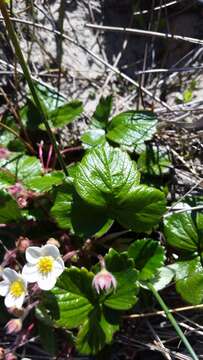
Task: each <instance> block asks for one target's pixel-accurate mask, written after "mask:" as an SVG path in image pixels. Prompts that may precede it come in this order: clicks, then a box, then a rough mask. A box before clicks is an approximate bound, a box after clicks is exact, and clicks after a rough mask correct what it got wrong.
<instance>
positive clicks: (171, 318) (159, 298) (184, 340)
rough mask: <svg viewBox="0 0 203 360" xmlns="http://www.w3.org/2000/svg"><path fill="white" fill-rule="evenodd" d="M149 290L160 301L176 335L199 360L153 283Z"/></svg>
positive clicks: (192, 355) (192, 356)
mask: <svg viewBox="0 0 203 360" xmlns="http://www.w3.org/2000/svg"><path fill="white" fill-rule="evenodd" d="M148 288H149V290H151V292H152V293H153V295H154V297H155V298H156V300H157V301H158V303H159V305H160V306H161V308H162V309H163V310H164V312H165V314H166V316H167V318H168V320H169V321H170V323H171V324H172V325H173V327H174V329H175V331H176V333H177V334H178V336H179V337H180V339H181V340H182V342H183V343H184V345H185V347H186V349H187V350H188V352H189V353H190V355H191V358H192V359H193V360H199V358H198V356H197V355H196V354H195V352H194V350H193V348H192V346H191V345H190V343H189V341H188V340H187V338H186V337H185V335H184V334H183V332H182V330H181V328H180V326H179V325H178V323H177V321H176V319H175V318H174V317H173V315H172V314H171V312H170V310H169V308H168V307H167V305H166V304H165V302H164V301H163V299H162V297H161V296H160V295H159V293H158V291H157V290H156V289H155V288H154V286H153V285H152V284H151V283H148Z"/></svg>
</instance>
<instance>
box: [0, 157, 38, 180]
mask: <svg viewBox="0 0 203 360" xmlns="http://www.w3.org/2000/svg"><path fill="white" fill-rule="evenodd" d="M0 165H1V166H2V167H4V169H7V170H9V171H10V172H11V173H12V174H13V175H15V177H16V181H17V180H18V181H25V182H26V180H28V179H30V178H33V177H35V176H38V175H40V174H41V173H42V168H41V164H40V161H39V160H38V159H37V158H36V157H34V156H27V155H19V154H15V153H14V154H13V156H12V157H11V158H10V159H9V161H8V160H2V161H1V162H0Z"/></svg>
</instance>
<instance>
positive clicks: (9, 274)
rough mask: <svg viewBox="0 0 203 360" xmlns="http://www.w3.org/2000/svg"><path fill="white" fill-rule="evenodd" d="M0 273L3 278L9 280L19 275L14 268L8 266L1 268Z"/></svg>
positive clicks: (11, 280) (13, 279)
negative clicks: (0, 272)
mask: <svg viewBox="0 0 203 360" xmlns="http://www.w3.org/2000/svg"><path fill="white" fill-rule="evenodd" d="M1 275H2V277H3V278H4V280H6V281H9V282H13V281H15V280H17V279H18V277H19V275H18V273H17V272H16V271H15V270H13V269H10V268H8V267H7V268H5V269H4V270H3V273H2V274H1Z"/></svg>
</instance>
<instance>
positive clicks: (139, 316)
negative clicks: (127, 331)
mask: <svg viewBox="0 0 203 360" xmlns="http://www.w3.org/2000/svg"><path fill="white" fill-rule="evenodd" d="M202 308H203V304H200V305H190V306H182V307H179V308H175V309H169V311H170V312H171V313H177V312H180V311H189V310H198V309H202ZM160 315H165V311H163V310H160V311H154V312H149V313H142V314H131V315H125V316H123V318H124V319H129V320H130V319H139V318H145V317H151V316H160Z"/></svg>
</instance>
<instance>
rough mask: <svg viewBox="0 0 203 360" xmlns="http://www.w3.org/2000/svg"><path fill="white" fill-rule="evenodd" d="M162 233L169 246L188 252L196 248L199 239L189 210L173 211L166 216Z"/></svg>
mask: <svg viewBox="0 0 203 360" xmlns="http://www.w3.org/2000/svg"><path fill="white" fill-rule="evenodd" d="M164 233H165V236H166V240H167V242H168V244H170V245H171V246H173V247H175V248H177V249H181V250H186V251H189V252H194V251H197V250H198V246H199V245H198V244H199V239H198V234H197V229H196V227H195V225H194V222H193V220H192V216H191V212H188V211H185V212H182V213H179V214H175V213H174V214H172V215H170V216H168V217H166V218H165V220H164Z"/></svg>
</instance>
